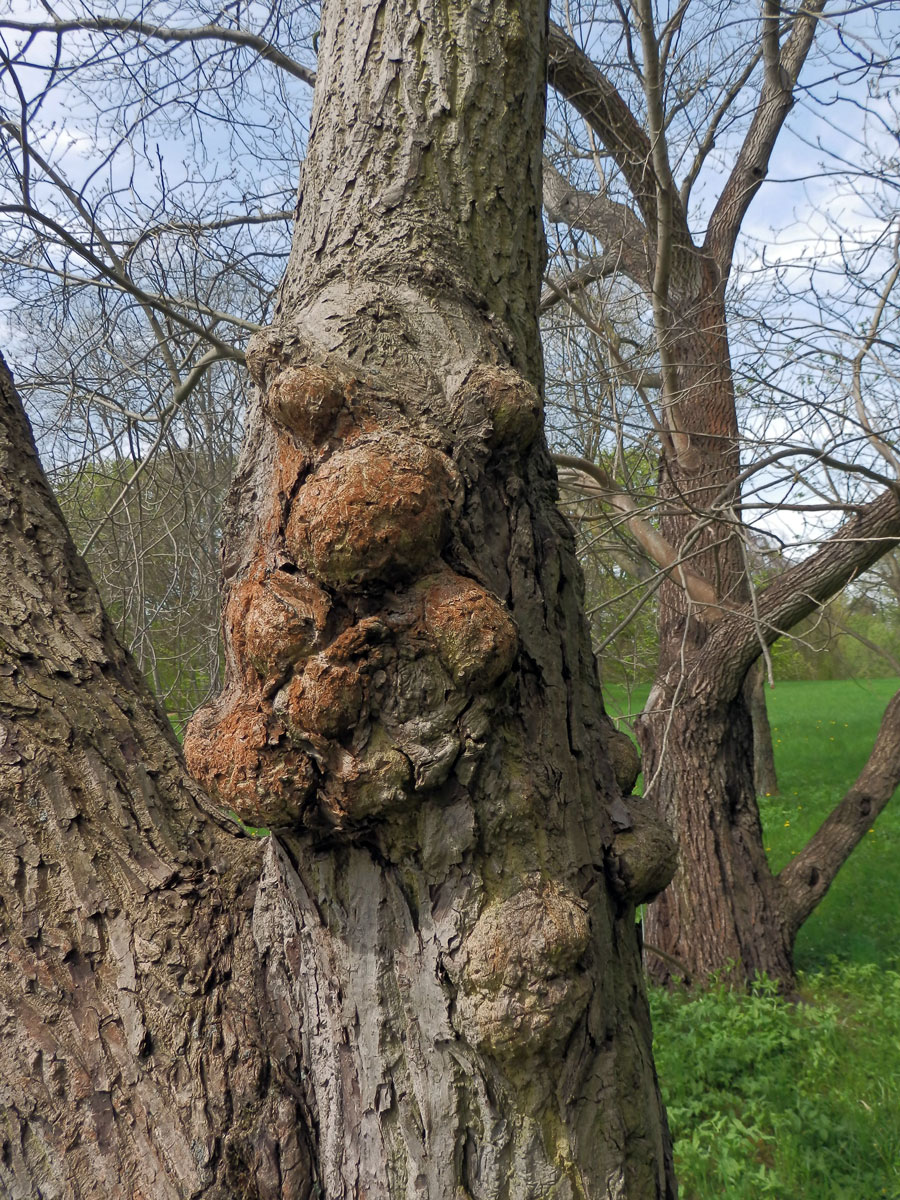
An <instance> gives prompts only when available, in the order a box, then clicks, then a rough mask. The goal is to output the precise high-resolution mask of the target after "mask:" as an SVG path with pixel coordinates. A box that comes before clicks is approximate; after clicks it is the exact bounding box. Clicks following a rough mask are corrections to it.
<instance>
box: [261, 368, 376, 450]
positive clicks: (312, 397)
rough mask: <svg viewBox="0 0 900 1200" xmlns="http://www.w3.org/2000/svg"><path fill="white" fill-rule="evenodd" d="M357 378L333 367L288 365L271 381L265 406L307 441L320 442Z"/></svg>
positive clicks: (346, 400)
mask: <svg viewBox="0 0 900 1200" xmlns="http://www.w3.org/2000/svg"><path fill="white" fill-rule="evenodd" d="M354 382H355V380H354V378H353V377H352V376H351V375H348V374H346V373H345V372H341V371H338V370H336V369H334V368H332V367H329V368H325V367H317V366H314V365H312V364H310V365H307V366H302V367H287V368H285V369H284V370H283V371H280V372H279V373H278V374H277V375H276V376H275V378H274V379H273V380H272V382H271V383H270V384H269V386H268V388H267V390H266V392H265V393H264V397H263V401H264V404H265V407H266V410H267V411H268V412H269V413H270V414H271V416H273V417H274V418H275V420H276V421H278V422H279V423H280V424H281V425H283V426H284V427H285V428H286V429H287V430H289V431H290V432H291V433H293V434H296V435H297V436H298V437H299V438H301V439H302V440H303V441H304V442H309V443H312V444H316V443H318V442H320V441H321V440H322V439H323V438H324V437H325V436H326V435H327V434H328V432H329V431H330V429H331V428H332V426H333V425H334V420H335V417H336V416H337V414H338V412H339V411H340V410H341V408H342V407H343V406H344V404H345V403H348V402H349V401H350V399H351V398H352V393H353V384H354Z"/></svg>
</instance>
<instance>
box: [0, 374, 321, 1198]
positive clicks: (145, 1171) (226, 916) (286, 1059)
mask: <svg viewBox="0 0 900 1200" xmlns="http://www.w3.org/2000/svg"><path fill="white" fill-rule="evenodd" d="M262 855H263V850H262V847H261V846H260V844H259V843H254V842H252V841H251V840H250V839H247V838H243V837H240V836H235V835H234V832H229V831H228V830H227V828H226V827H225V824H224V823H223V822H221V820H220V819H218V818H216V817H215V815H214V813H212V811H211V810H210V808H209V805H208V803H206V802H205V801H204V800H203V798H202V796H201V795H200V794H199V791H198V789H197V787H196V785H195V784H193V783H192V781H191V780H190V778H189V777H188V776H187V773H186V772H185V769H184V766H183V763H182V762H181V758H180V755H179V752H178V747H177V743H176V742H175V739H174V737H173V735H172V733H171V731H170V730H169V728H168V725H167V723H166V722H165V720H164V718H162V717H161V716H160V714H159V712H158V711H157V709H156V706H155V703H154V701H153V699H152V697H151V696H150V695H149V694H148V692H147V690H146V688H145V687H144V685H143V683H142V681H141V679H140V676H139V675H138V673H137V672H136V671H135V670H134V667H133V664H132V663H131V661H130V660H129V659H128V657H127V656H126V655H125V654H124V652H123V651H122V649H121V647H120V646H119V645H118V644H117V643H116V640H115V638H114V636H113V633H112V630H111V627H110V625H109V622H108V620H107V618H106V616H105V614H104V613H103V610H102V607H101V605H100V599H99V597H98V595H97V592H96V590H95V588H94V586H93V584H92V582H91V580H90V578H89V576H88V573H87V569H86V567H85V566H84V563H83V562H82V561H81V560H80V559H79V558H78V556H77V555H76V553H75V548H74V546H73V545H72V543H71V540H70V539H69V537H68V534H67V533H66V530H65V526H64V524H63V521H62V516H61V514H60V512H59V510H58V508H57V506H56V504H55V502H54V500H53V497H52V496H51V494H50V492H49V490H48V488H47V485H46V481H45V480H44V477H43V475H42V473H41V470H40V467H39V465H38V462H37V457H36V455H35V452H34V445H33V443H32V440H31V434H30V430H29V429H28V426H27V422H26V420H25V416H24V413H23V412H22V408H21V404H20V402H19V399H18V397H17V396H16V394H15V391H14V389H13V385H12V380H11V379H10V376H9V373H8V371H7V369H6V365H5V364H4V363H3V362H2V359H0V1193H2V1195H3V1196H6V1197H10V1198H11V1200H34V1198H35V1197H37V1196H41V1197H59V1198H60V1200H63V1198H64V1200H82V1198H85V1200H86V1198H88V1197H95V1198H97V1200H110V1198H112V1200H118V1198H120V1197H121V1198H122V1200H125V1198H127V1200H138V1198H143V1200H169V1198H171V1200H184V1197H187V1196H204V1197H220V1198H222V1200H225V1198H226V1197H228V1198H231V1197H235V1196H247V1197H258V1198H260V1200H261V1198H262V1197H266V1198H271V1200H275V1198H276V1197H278V1198H280V1200H285V1198H287V1197H290V1198H292V1200H293V1198H297V1200H300V1198H301V1197H306V1196H308V1195H310V1188H311V1186H312V1166H311V1160H310V1156H309V1151H308V1145H307V1142H306V1140H305V1132H304V1129H305V1126H304V1121H303V1116H302V1114H303V1108H302V1103H301V1101H300V1099H299V1097H298V1095H297V1092H296V1089H295V1087H294V1084H293V1080H294V1079H296V1078H297V1076H298V1074H299V1071H298V1068H297V1063H296V1059H295V1058H294V1057H292V1053H291V1052H290V1050H289V1049H287V1047H286V1045H285V1041H284V1029H285V1022H284V1021H283V1020H282V1014H281V1013H280V1012H279V1010H278V1006H277V1004H276V1005H273V1004H270V1002H269V1000H268V999H267V997H266V994H265V991H264V988H263V983H264V976H263V972H262V969H261V964H260V961H259V958H258V954H257V950H256V945H255V943H254V940H253V937H252V933H251V929H250V918H251V912H252V907H253V899H254V893H255V883H256V879H257V877H258V875H259V872H260V867H261V859H262Z"/></svg>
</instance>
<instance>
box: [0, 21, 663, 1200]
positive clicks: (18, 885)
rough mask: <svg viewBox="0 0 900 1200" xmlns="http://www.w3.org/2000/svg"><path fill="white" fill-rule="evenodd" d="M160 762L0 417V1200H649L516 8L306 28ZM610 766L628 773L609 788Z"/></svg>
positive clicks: (632, 871)
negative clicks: (191, 631)
mask: <svg viewBox="0 0 900 1200" xmlns="http://www.w3.org/2000/svg"><path fill="white" fill-rule="evenodd" d="M322 24H323V29H322V35H321V37H322V53H321V57H320V65H321V73H320V84H319V89H318V92H317V97H316V105H315V113H314V121H313V130H312V136H311V142H310V148H309V156H308V158H307V161H306V164H305V166H304V171H303V180H302V189H301V190H302V197H301V206H300V211H299V217H298V224H297V238H296V242H295V246H294V251H293V255H292V259H291V266H290V269H289V272H288V276H287V279H286V281H285V285H284V288H283V290H282V296H281V303H280V308H279V313H278V321H277V323H276V325H275V326H274V327H273V328H272V329H271V330H269V331H268V332H267V333H266V334H265V335H263V336H261V337H260V338H258V339H257V341H256V344H255V346H254V348H253V351H252V354H251V358H252V362H253V370H254V372H255V375H256V379H257V382H258V383H259V386H260V400H259V405H258V407H257V409H256V411H255V412H254V414H253V418H252V433H251V437H250V439H249V442H248V446H247V449H246V452H245V454H244V457H243V460H242V464H241V471H240V473H239V476H238V480H237V483H236V487H235V491H234V495H233V499H232V513H231V527H230V534H229V541H228V547H227V555H226V573H227V577H228V580H229V586H228V591H227V597H226V606H225V618H224V620H225V629H226V635H227V648H228V663H229V683H228V688H227V690H226V692H225V693H224V694H223V696H222V697H221V699H220V702H219V703H218V704H217V705H215V706H214V707H213V708H212V709H211V710H209V711H206V712H205V713H202V714H200V715H198V717H197V718H196V720H195V722H194V725H193V727H192V731H191V736H190V739H189V743H188V751H189V756H190V759H191V762H192V764H193V767H194V770H195V771H196V773H197V774H198V775H199V776H200V778H201V779H202V780H203V782H204V783H206V784H207V785H208V787H209V789H210V791H212V792H213V793H215V794H216V795H217V796H218V797H219V798H220V799H222V800H224V801H225V802H226V803H227V804H228V805H230V806H233V808H234V809H235V810H237V812H238V813H239V814H240V815H242V816H243V817H244V818H245V819H246V820H250V821H253V822H254V823H255V824H257V825H267V826H269V827H270V828H272V829H273V830H277V836H275V835H273V836H271V837H269V838H268V839H267V840H265V841H256V840H253V839H250V838H246V837H243V836H242V835H241V834H240V833H239V832H234V829H233V827H231V826H230V825H229V822H227V821H225V820H224V819H222V818H221V817H219V816H217V815H216V810H214V809H212V808H211V807H210V806H209V804H208V802H207V801H206V800H205V799H204V797H203V796H202V795H201V793H200V792H199V791H198V789H197V787H196V786H195V785H194V784H192V783H191V781H190V779H189V778H188V777H187V776H186V774H185V772H184V768H183V766H182V763H181V759H180V756H179V752H178V747H177V744H176V743H175V741H174V739H173V738H172V736H171V733H170V731H169V730H168V728H167V726H166V724H165V722H164V720H163V719H162V718H161V717H160V715H159V713H158V712H157V711H156V709H155V707H154V704H153V701H152V699H151V697H150V696H149V695H148V694H147V692H146V690H145V689H144V687H143V685H142V683H141V682H140V680H139V679H138V678H137V676H136V673H135V671H134V668H133V665H132V664H131V663H130V661H129V660H128V658H127V656H126V655H125V654H124V653H123V652H122V650H121V649H120V647H119V646H118V645H117V644H116V642H115V639H114V637H113V636H112V633H111V631H110V627H109V624H108V622H107V620H106V618H105V616H104V614H103V612H102V610H101V607H100V604H99V601H98V598H97V594H96V592H95V590H94V588H93V586H92V584H91V582H90V580H89V578H88V576H87V573H86V570H85V568H84V565H83V563H82V562H81V561H80V560H79V559H78V558H77V556H76V555H75V552H74V549H73V547H72V545H71V543H70V541H69V540H68V538H67V535H66V532H65V529H64V527H63V525H62V522H61V518H60V515H59V512H58V510H57V509H56V507H55V505H54V504H53V501H52V498H51V497H50V495H49V492H48V490H47V488H46V484H45V482H44V480H43V478H42V477H41V475H40V471H39V468H38V465H37V461H36V458H35V455H34V449H33V446H32V444H31V442H30V437H29V435H28V431H27V427H26V424H25V422H24V418H23V416H22V413H21V408H20V406H19V405H18V401H17V398H16V397H15V394H14V392H13V390H12V386H11V383H10V380H9V378H8V376H7V375H6V373H5V372H4V374H3V377H2V380H0V384H2V395H0V399H2V403H0V522H2V525H3V529H2V533H3V539H2V543H0V546H2V549H0V637H2V639H3V641H2V667H0V717H2V725H0V730H2V733H0V739H2V740H0V798H2V809H0V898H2V905H0V939H2V950H3V955H2V965H0V1189H2V1190H3V1193H4V1195H9V1196H11V1197H15V1198H17V1200H18V1198H19V1197H22V1198H24V1197H28V1198H29V1200H30V1198H32V1197H37V1196H45V1197H50V1196H58V1197H66V1198H67V1200H68V1198H72V1200H81V1198H83V1197H101V1196H102V1197H105V1198H108V1197H123V1198H125V1197H127V1198H128V1200H139V1198H140V1200H163V1198H166V1197H172V1198H173V1200H175V1198H176V1197H177V1198H179V1200H180V1198H183V1197H188V1196H191V1197H200V1196H203V1197H216V1198H221V1200H225V1198H226V1197H237V1196H241V1197H248V1198H249V1197H257V1198H260V1200H262V1198H265V1200H269V1198H271V1200H274V1198H275V1197H279V1198H280V1200H300V1198H301V1197H306V1196H309V1195H311V1194H312V1193H315V1194H316V1195H321V1196H325V1197H328V1198H329V1200H331V1198H334V1200H337V1198H349V1197H360V1196H367V1197H399V1196H406V1197H411V1196H422V1197H432V1198H435V1200H437V1198H441V1200H451V1198H452V1200H461V1198H463V1197H467V1196H468V1197H472V1198H473V1200H482V1198H484V1200H489V1198H491V1200H493V1198H495V1197H496V1198H500V1197H517V1198H519V1197H520V1198H522V1200H526V1198H529V1200H530V1198H534V1200H537V1197H547V1196H555V1197H560V1198H565V1197H597V1200H600V1198H601V1197H603V1198H606V1200H609V1198H611V1197H617V1198H626V1197H631V1198H634V1200H647V1198H649V1197H671V1196H673V1195H674V1184H673V1182H672V1172H671V1159H670V1153H669V1146H668V1139H667V1134H666V1128H665V1118H664V1115H663V1112H662V1109H661V1105H660V1101H659V1095H658V1091H657V1086H656V1079H655V1075H654V1070H653V1064H652V1058H651V1049H650V1028H649V1021H648V1015H647V1009H646V1003H645V997H644V991H643V983H642V974H641V964H640V956H639V949H638V945H637V937H636V927H635V923H634V906H635V904H636V903H638V902H640V901H642V900H644V899H646V898H647V896H648V895H650V894H652V893H654V892H655V891H658V890H659V889H660V888H661V887H663V886H665V883H666V882H667V880H668V878H669V877H670V875H671V871H672V868H673V865H674V864H673V858H672V845H671V841H670V840H669V838H668V837H667V834H666V830H665V827H664V826H663V825H662V824H661V823H660V821H659V819H658V818H657V817H656V815H655V814H654V812H653V811H652V808H651V807H650V806H649V805H647V804H642V803H638V802H636V803H634V804H633V805H631V806H629V804H628V803H626V802H624V801H623V799H622V797H621V795H620V791H619V788H618V787H617V784H616V780H615V777H614V770H613V767H612V766H611V760H610V756H609V754H608V751H607V747H608V745H610V744H611V743H612V741H613V740H614V733H613V731H612V730H611V727H610V725H609V722H608V721H607V720H606V718H605V715H604V713H603V709H602V705H601V702H600V696H599V692H598V689H597V685H596V678H595V672H594V663H593V656H592V654H591V648H590V642H589V639H588V635H587V630H586V628H585V624H584V621H583V618H582V612H581V599H582V598H581V593H580V587H579V576H578V571H577V568H576V565H575V560H574V554H573V547H572V539H571V537H570V533H569V530H568V528H567V527H566V526H565V524H564V522H563V521H562V519H561V518H560V516H559V515H558V513H557V510H556V506H555V487H554V483H553V478H552V471H551V469H550V464H549V460H548V457H547V453H546V450H545V447H544V444H543V440H542V437H541V434H540V407H541V366H540V353H539V343H538V338H537V328H536V311H537V302H538V286H539V280H540V272H541V266H542V242H541V231H540V217H539V197H540V134H541V122H542V113H543V63H544V53H545V31H546V11H545V9H544V6H543V4H542V3H540V2H539V0H529V3H526V4H524V5H523V4H518V3H517V4H513V3H506V2H505V0H499V2H498V3H495V4H491V5H485V6H475V5H471V4H468V3H450V4H445V5H442V6H438V5H433V4H431V3H427V2H425V0H421V2H419V3H416V2H414V0H406V2H403V3H401V2H399V0H397V2H395V3H387V4H386V3H380V2H379V3H374V2H371V0H353V2H345V3H338V2H337V0H334V2H331V3H326V4H325V6H324V10H323V16H322ZM625 774H627V770H624V769H623V774H622V780H623V783H625V784H626V785H627V783H628V780H626V779H625Z"/></svg>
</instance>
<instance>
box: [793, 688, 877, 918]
mask: <svg viewBox="0 0 900 1200" xmlns="http://www.w3.org/2000/svg"><path fill="white" fill-rule="evenodd" d="M898 785H900V692H897V694H896V695H895V696H894V697H893V699H892V700H891V701H890V702H889V703H888V706H887V708H886V709H885V712H884V716H883V717H882V719H881V727H880V729H879V730H878V736H877V738H876V739H875V745H874V746H873V748H872V753H871V754H870V755H869V759H868V762H867V763H866V765H865V766H864V767H863V769H862V771H861V773H860V775H859V778H858V779H857V780H856V782H855V783H854V784H853V786H852V787H851V788H850V790H849V791H848V792H847V794H846V796H844V798H843V800H842V801H841V802H840V804H838V806H837V808H835V809H834V811H833V812H832V813H831V814H830V815H829V816H828V817H826V819H825V820H824V821H823V823H822V825H821V826H820V827H819V829H818V830H817V831H816V832H815V833H814V834H813V836H812V837H811V838H810V840H809V841H808V842H807V843H806V845H805V846H804V847H803V849H802V850H801V851H800V853H799V854H798V855H797V856H796V857H795V858H792V859H791V861H790V862H789V863H788V864H787V865H786V866H785V868H784V869H783V870H782V871H781V873H780V874H779V876H778V881H779V883H780V884H781V886H782V887H783V888H784V891H785V894H786V896H787V898H788V900H789V902H790V905H791V908H792V914H791V915H792V918H793V923H794V928H795V929H799V928H800V926H801V925H802V924H803V922H804V921H805V920H806V918H807V917H808V916H809V914H810V913H811V912H812V910H813V909H814V908H815V907H816V905H817V904H818V903H819V901H820V900H821V899H822V897H823V896H824V895H825V893H826V892H827V891H828V889H829V887H830V886H831V883H832V881H833V879H834V877H835V875H837V873H838V871H839V870H840V868H841V867H842V866H843V864H844V863H845V862H846V860H847V858H848V857H849V855H850V852H851V851H852V850H853V849H854V847H855V846H857V845H858V844H859V842H860V841H861V840H862V838H863V837H864V836H865V834H866V832H867V831H868V830H869V829H871V827H872V822H873V821H874V820H875V818H876V817H877V816H878V814H879V813H880V812H881V811H882V810H883V809H884V808H885V806H886V805H887V803H888V801H889V800H890V799H891V797H892V796H893V794H894V791H895V790H896V788H897V787H898Z"/></svg>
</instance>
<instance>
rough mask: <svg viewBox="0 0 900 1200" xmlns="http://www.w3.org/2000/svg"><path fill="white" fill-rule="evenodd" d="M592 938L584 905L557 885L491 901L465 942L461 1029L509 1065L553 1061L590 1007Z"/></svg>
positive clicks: (480, 1046) (465, 1034)
mask: <svg viewBox="0 0 900 1200" xmlns="http://www.w3.org/2000/svg"><path fill="white" fill-rule="evenodd" d="M589 939H590V921H589V919H588V915H587V911H586V906H585V904H584V903H583V902H582V901H581V900H580V899H579V898H578V897H577V896H575V895H574V894H573V893H571V892H568V891H566V890H565V889H563V888H561V887H558V886H556V885H554V884H545V885H544V886H543V887H542V888H540V890H538V887H527V888H525V889H523V890H522V891H521V892H518V893H517V894H516V895H514V896H511V897H510V898H509V899H508V900H503V901H499V902H495V903H494V904H491V905H489V906H488V907H487V908H486V909H485V910H484V912H483V913H482V914H481V916H480V917H479V918H478V921H477V922H476V923H475V926H474V928H473V929H472V931H471V933H470V934H469V936H468V937H467V939H466V941H465V945H464V956H465V957H464V960H463V967H462V972H461V979H460V983H461V989H460V994H459V997H458V1001H457V1008H458V1013H459V1028H460V1032H461V1033H463V1035H464V1036H465V1037H467V1038H468V1039H469V1040H470V1041H472V1042H474V1044H475V1045H477V1046H478V1047H479V1048H481V1049H483V1050H486V1051H489V1052H490V1053H492V1054H493V1055H495V1057H497V1058H499V1059H501V1060H504V1061H505V1062H506V1063H507V1065H508V1064H509V1063H511V1062H514V1061H516V1060H518V1059H534V1058H536V1057H537V1058H542V1059H545V1060H546V1059H549V1058H550V1057H551V1056H552V1055H554V1054H555V1053H557V1052H558V1051H559V1050H560V1048H561V1047H562V1046H563V1044H564V1043H565V1042H566V1040H567V1039H568V1037H569V1035H570V1034H571V1032H572V1028H573V1026H574V1025H575V1022H576V1021H577V1020H578V1018H579V1016H580V1015H581V1014H582V1012H583V1011H584V1009H585V1007H586V1006H587V1002H588V999H589V996H590V992H591V982H590V977H589V975H588V974H587V972H586V971H579V970H578V968H577V964H578V960H579V959H580V958H581V957H582V955H584V953H585V951H586V950H587V947H588V942H589Z"/></svg>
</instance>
